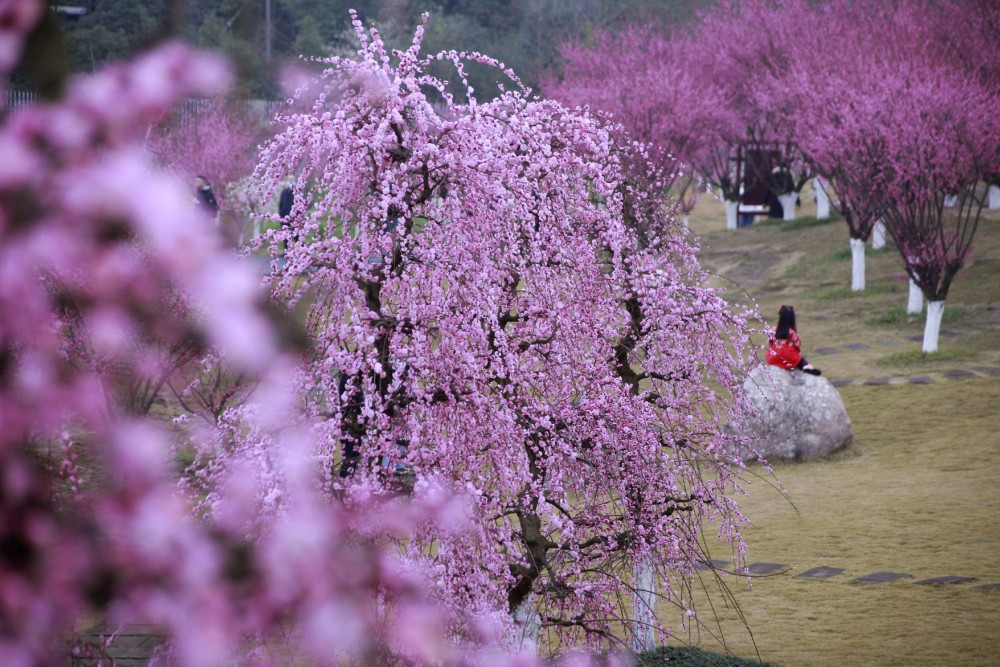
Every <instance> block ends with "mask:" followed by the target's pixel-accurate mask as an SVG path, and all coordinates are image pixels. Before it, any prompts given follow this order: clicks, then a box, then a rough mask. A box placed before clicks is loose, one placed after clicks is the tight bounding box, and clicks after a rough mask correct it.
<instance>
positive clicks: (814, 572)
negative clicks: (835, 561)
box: [795, 565, 844, 579]
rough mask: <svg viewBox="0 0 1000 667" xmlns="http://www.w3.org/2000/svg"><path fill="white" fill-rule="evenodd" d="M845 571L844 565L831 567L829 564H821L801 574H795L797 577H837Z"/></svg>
mask: <svg viewBox="0 0 1000 667" xmlns="http://www.w3.org/2000/svg"><path fill="white" fill-rule="evenodd" d="M843 571H844V568H842V567H830V566H828V565H821V566H819V567H814V568H813V569H811V570H806V571H805V572H802V573H800V574H797V575H795V576H796V577H802V578H803V579H829V578H830V577H835V576H837V575H838V574H840V573H841V572H843Z"/></svg>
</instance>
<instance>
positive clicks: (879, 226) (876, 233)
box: [872, 218, 885, 250]
mask: <svg viewBox="0 0 1000 667" xmlns="http://www.w3.org/2000/svg"><path fill="white" fill-rule="evenodd" d="M884 247H885V223H883V222H882V220H881V218H880V219H879V220H878V221H877V222H876V223H875V226H874V227H872V248H874V249H875V250H881V249H882V248H884Z"/></svg>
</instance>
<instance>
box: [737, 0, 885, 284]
mask: <svg viewBox="0 0 1000 667" xmlns="http://www.w3.org/2000/svg"><path fill="white" fill-rule="evenodd" d="M792 10H794V11H792ZM886 11H888V10H882V9H877V8H874V7H872V6H861V5H858V4H857V3H851V2H843V3H827V4H824V5H816V6H802V5H796V6H794V7H786V6H783V5H776V6H773V7H771V9H770V11H769V13H768V16H769V17H771V18H770V22H771V23H772V24H773V25H780V19H779V17H784V20H785V21H786V23H792V22H794V24H795V27H794V29H792V27H791V26H787V27H786V28H785V29H783V30H782V35H783V37H784V39H783V47H782V48H783V50H782V52H781V53H780V54H772V56H771V58H769V61H770V62H780V63H781V66H780V67H778V66H771V67H764V68H760V69H759V70H758V72H759V76H758V78H756V79H755V80H754V85H753V87H752V91H753V92H752V95H753V96H754V98H755V99H756V100H757V101H756V102H755V103H754V104H755V106H756V107H758V108H760V109H762V110H763V109H767V110H766V111H762V112H761V113H762V114H763V115H766V116H767V117H768V118H769V119H770V120H769V123H770V125H771V126H772V127H774V128H776V130H777V132H778V133H780V134H782V135H783V136H785V137H787V138H788V140H789V142H790V143H791V144H793V145H794V146H796V147H797V149H798V150H799V151H800V152H801V154H802V156H803V160H804V162H805V163H807V164H808V165H809V167H810V171H811V172H813V173H816V174H817V175H818V176H821V177H822V181H823V184H822V185H817V187H819V188H824V190H825V191H824V193H823V194H825V195H826V196H827V197H829V198H831V200H832V203H833V205H834V207H835V209H836V210H837V211H838V212H839V213H840V214H841V215H842V216H843V218H844V220H845V222H846V224H847V228H848V232H849V236H850V247H851V251H852V252H851V257H852V271H851V289H852V290H855V291H861V290H864V288H865V255H864V252H865V244H866V242H867V241H868V239H869V238H870V237H871V235H872V231H873V229H874V227H875V224H876V222H877V221H878V220H879V217H880V215H881V208H880V207H881V206H882V202H883V200H884V197H883V194H884V187H885V183H884V179H883V175H884V174H883V168H882V162H881V161H880V156H879V155H876V154H873V153H872V151H871V146H869V145H867V144H866V143H865V142H864V141H863V139H862V138H861V137H859V136H858V134H859V133H863V132H864V131H865V129H864V127H863V125H859V124H858V123H852V122H850V121H848V122H845V119H848V118H849V117H850V113H849V112H845V108H850V105H851V104H853V99H854V98H853V97H852V95H854V93H855V92H856V91H858V90H859V89H860V88H863V87H865V86H866V85H869V83H870V81H871V78H870V77H880V76H884V75H885V71H884V68H883V69H880V68H879V66H876V65H874V63H873V60H874V58H873V57H872V55H871V54H872V53H873V51H878V50H879V48H880V45H879V44H878V42H881V40H883V39H884V36H885V30H886V29H887V28H885V27H884V26H885V25H887V24H891V23H892V21H890V20H889V13H891V12H889V13H886ZM828 186H829V187H828Z"/></svg>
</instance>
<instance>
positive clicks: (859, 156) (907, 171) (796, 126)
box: [548, 0, 1000, 352]
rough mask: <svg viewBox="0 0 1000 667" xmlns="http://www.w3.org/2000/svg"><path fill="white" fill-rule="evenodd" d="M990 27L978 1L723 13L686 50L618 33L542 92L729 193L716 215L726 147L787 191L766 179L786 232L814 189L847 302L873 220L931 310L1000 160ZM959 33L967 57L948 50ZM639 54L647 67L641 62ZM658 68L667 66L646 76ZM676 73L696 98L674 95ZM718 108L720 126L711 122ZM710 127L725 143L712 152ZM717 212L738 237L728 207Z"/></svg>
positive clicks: (572, 56) (790, 3)
mask: <svg viewBox="0 0 1000 667" xmlns="http://www.w3.org/2000/svg"><path fill="white" fill-rule="evenodd" d="M996 11H997V10H996V9H995V8H994V7H993V6H992V5H991V6H989V7H987V6H986V5H985V4H984V3H981V2H977V1H976V0H955V1H953V2H946V3H930V2H923V1H922V0H898V1H895V2H892V3H882V4H879V5H877V6H876V5H865V4H863V3H854V2H849V1H845V2H836V1H835V2H827V3H806V2H800V1H799V0H742V1H733V2H726V3H721V4H720V5H719V6H718V7H716V8H714V9H713V10H712V11H711V12H706V13H704V14H703V15H702V16H701V18H700V20H699V21H698V22H697V23H695V24H692V25H691V26H690V35H683V36H682V35H679V34H676V33H673V34H671V33H662V34H661V35H659V36H653V37H651V38H649V39H648V40H647V42H646V43H645V44H643V45H641V46H640V45H633V46H631V47H629V46H627V45H628V44H630V43H631V41H630V40H632V39H633V36H634V32H633V31H630V30H625V31H620V32H615V33H608V34H602V35H601V36H600V38H599V39H598V40H597V41H596V42H595V43H594V44H592V45H590V46H589V47H584V48H582V49H581V48H580V47H578V46H577V45H576V44H574V43H572V42H571V43H569V45H568V46H567V47H566V60H567V66H566V69H565V72H564V75H563V78H562V79H561V81H560V82H558V83H551V84H549V86H548V90H551V91H552V93H553V94H555V95H559V96H562V97H563V98H565V99H567V100H570V101H572V102H573V103H582V102H589V103H591V104H594V105H595V106H597V107H599V108H604V109H606V110H608V111H612V112H614V113H615V114H616V115H617V116H618V117H620V118H621V119H622V122H623V123H625V124H626V125H628V126H629V127H630V129H632V130H633V131H635V132H636V134H637V135H638V136H639V137H641V138H643V139H644V140H646V141H648V142H651V143H652V144H653V145H655V146H656V147H657V148H658V149H659V151H660V152H662V153H669V154H672V155H677V156H680V157H681V159H682V160H683V161H685V162H686V163H687V164H688V165H691V166H690V167H689V169H691V170H697V171H699V172H701V173H703V174H705V175H706V176H707V177H709V179H710V180H714V181H716V183H717V185H719V186H724V185H728V189H729V191H730V192H731V193H732V194H731V195H727V194H726V189H727V188H725V187H723V188H721V189H722V191H723V195H724V196H725V197H726V199H727V200H728V199H730V197H731V198H732V199H733V200H735V199H736V196H735V195H736V194H737V193H738V188H739V183H734V182H733V181H734V180H735V179H733V178H732V168H733V161H732V158H733V157H735V156H734V151H733V148H732V146H733V145H734V144H735V145H738V146H739V147H740V150H742V151H743V155H744V156H745V157H747V156H751V155H752V153H753V152H754V151H756V153H757V154H758V155H759V156H762V158H761V159H760V160H755V159H750V158H748V159H746V160H745V161H744V165H743V166H744V173H747V174H748V175H751V176H753V175H755V174H754V173H753V170H754V168H755V165H756V168H757V169H758V170H760V171H763V172H764V175H769V174H767V173H766V172H770V171H771V169H772V168H774V169H776V170H777V172H776V173H778V174H787V175H788V176H790V177H791V178H784V179H781V180H785V181H789V183H788V184H787V186H786V187H781V188H778V187H775V184H776V183H778V179H769V180H770V186H771V187H772V195H774V196H779V199H781V200H782V204H783V207H784V209H785V213H786V219H788V218H789V216H788V215H787V214H788V213H789V212H791V211H794V205H795V199H796V196H797V192H798V190H800V189H801V187H802V185H803V184H804V183H805V180H806V178H807V177H808V176H809V175H810V174H818V175H821V176H822V177H823V178H824V179H825V180H826V181H827V182H828V183H830V184H832V188H833V192H834V193H835V197H836V202H837V205H838V208H839V210H840V211H841V213H842V214H843V216H844V219H845V220H846V223H847V226H848V230H849V232H850V236H851V247H852V256H853V258H854V269H853V271H852V289H855V290H861V289H864V244H865V241H866V240H867V239H868V237H869V236H870V235H871V233H872V229H873V227H874V225H875V223H876V221H877V220H878V219H879V218H880V216H882V217H883V219H884V220H885V221H886V225H887V227H888V229H889V232H890V234H892V236H893V238H894V239H895V241H896V245H897V248H899V250H900V252H901V255H902V258H903V261H904V264H905V266H906V268H907V272H908V274H909V275H910V277H911V279H912V280H913V282H914V284H915V285H918V286H920V289H921V290H922V291H923V292H924V296H925V297H926V298H927V299H928V300H931V301H935V302H941V301H942V300H943V298H944V297H945V295H946V294H947V290H948V286H949V285H950V283H951V281H952V280H953V278H954V276H955V275H956V273H957V272H958V271H959V270H960V268H961V266H962V264H963V263H964V261H965V258H966V257H967V255H968V249H969V244H970V243H971V242H972V238H973V236H974V234H975V230H976V227H977V222H978V219H979V212H980V211H981V208H982V206H984V205H985V204H986V195H985V192H984V191H985V187H984V183H988V182H990V179H992V178H994V176H993V175H994V174H995V173H996V167H995V166H991V165H996V163H997V161H998V160H1000V150H998V148H997V146H996V145H995V138H996V136H997V134H998V133H997V132H996V130H995V129H991V128H992V124H993V123H994V122H995V121H994V119H995V114H990V113H989V112H988V111H987V109H989V108H990V107H991V105H992V106H995V104H996V94H997V91H998V90H1000V86H998V85H997V81H998V78H997V67H996V62H997V59H998V51H1000V48H998V47H997V44H998V42H997V40H995V39H993V38H994V37H995V36H996V34H997V33H996V26H997V24H998V21H997V17H996ZM956 26H963V27H962V28H957V27H956ZM957 32H961V33H963V34H964V35H965V37H963V40H967V42H968V44H974V45H975V46H976V48H975V49H970V48H968V46H965V45H962V46H960V45H959V43H958V39H957V38H956V36H955V35H956V33H957ZM963 44H965V42H963ZM643 49H648V50H649V51H648V52H649V53H656V54H657V57H654V58H650V61H652V62H644V61H642V59H641V57H637V55H636V54H641V53H643ZM973 53H975V55H973ZM685 57H686V60H685ZM629 59H631V61H630V60H629ZM658 61H665V62H670V63H672V66H671V67H669V71H666V72H658V71H657V68H658V64H657V63H658ZM685 62H686V65H684V66H681V67H678V66H677V65H676V64H675V63H685ZM678 70H681V71H684V72H685V76H690V79H691V80H693V81H697V82H699V85H697V86H693V87H691V86H684V85H678V75H677V71H678ZM598 81H599V83H597V82H598ZM687 89H692V90H695V91H697V93H702V92H703V91H707V92H708V95H706V98H707V99H711V98H713V97H714V99H715V100H718V102H721V104H707V105H699V104H698V99H697V98H696V96H691V98H687V99H683V101H682V102H680V103H678V101H679V98H678V97H677V95H678V94H679V93H678V91H684V90H687ZM719 90H721V93H717V92H716V91H719ZM718 106H721V107H722V108H724V109H726V112H725V114H723V115H722V118H723V119H726V118H728V122H722V123H720V122H719V121H720V114H719V113H718V112H716V111H713V109H715V108H717V107H718ZM688 127H691V128H697V129H698V130H699V131H700V132H702V136H703V141H705V144H706V148H704V149H703V150H702V151H701V156H702V158H701V160H702V161H701V162H699V160H698V157H697V155H698V152H695V154H694V155H691V154H690V152H689V151H688V145H689V142H690V138H689V137H690V135H689V134H687V133H685V132H683V131H681V132H678V131H677V129H678V128H688ZM714 127H730V128H733V131H732V132H728V133H727V132H720V133H718V135H717V138H715V139H714V140H713V139H712V133H711V132H708V131H707V130H708V129H709V128H714ZM974 137H979V138H980V140H979V141H976V140H975V139H974ZM706 158H710V159H709V160H708V161H706ZM695 165H698V166H695ZM709 165H714V167H715V169H712V167H711V166H709ZM712 173H714V174H716V176H715V177H711V176H709V175H710V174H712ZM727 181H728V183H727ZM953 201H954V202H955V205H954V206H953V205H952V202H953ZM727 207H728V208H729V209H730V210H729V211H728V213H729V215H730V220H729V221H728V226H730V227H735V207H736V205H735V203H732V204H730V203H729V202H728V201H727ZM940 309H941V306H940V305H937V306H935V308H934V309H933V311H932V312H931V313H929V316H928V320H927V329H926V333H925V340H924V345H923V349H924V350H925V351H927V352H930V351H934V350H936V349H937V342H936V338H937V336H936V331H937V327H938V324H936V322H938V321H939V315H940Z"/></svg>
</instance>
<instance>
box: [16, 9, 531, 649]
mask: <svg viewBox="0 0 1000 667" xmlns="http://www.w3.org/2000/svg"><path fill="white" fill-rule="evenodd" d="M45 11H46V10H45V5H44V3H41V2H38V3H31V2H0V75H5V74H6V73H8V72H9V71H10V70H11V69H12V68H13V67H14V66H15V65H16V63H17V62H18V60H19V58H21V57H22V54H23V52H24V43H25V40H26V39H30V37H26V36H29V35H32V34H33V33H32V31H33V29H34V28H35V26H36V25H37V24H38V22H39V21H40V20H41V19H42V16H43V14H44V12H45ZM45 47H46V45H40V44H37V43H36V44H35V45H34V48H45ZM49 48H51V45H49ZM36 53H37V51H36ZM50 55H57V54H50ZM227 78H228V76H227V70H226V67H225V66H224V64H223V63H221V62H220V61H219V60H217V59H216V58H214V57H210V56H206V55H200V54H197V53H194V52H192V51H190V50H189V49H188V48H186V47H183V46H181V45H179V44H170V45H166V46H163V47H160V48H158V49H155V50H152V51H150V52H148V53H146V54H144V55H142V56H140V57H138V58H137V59H135V60H134V61H133V62H131V63H128V64H120V65H115V66H112V67H109V68H107V69H105V70H103V71H101V72H99V73H97V74H95V75H93V76H90V77H84V78H78V79H74V80H72V81H71V82H70V83H69V86H68V89H67V90H66V92H65V94H64V95H63V96H62V99H60V100H59V101H57V102H52V103H46V104H37V105H34V106H32V107H30V108H29V109H27V110H26V111H25V112H24V113H19V114H16V115H13V116H8V117H4V118H2V119H0V154H2V155H3V156H4V159H3V160H2V161H0V271H2V274H3V280H0V425H2V428H0V480H2V483H0V546H2V548H0V664H3V665H5V666H10V667H26V666H28V665H38V664H57V663H61V662H63V661H65V660H66V659H67V657H66V656H60V655H58V652H57V651H58V648H57V646H56V645H55V642H56V641H57V638H59V637H64V636H67V635H68V634H70V633H72V632H73V631H74V630H75V629H76V628H78V627H79V626H80V624H81V623H82V622H84V621H85V620H86V621H87V622H92V621H93V619H95V618H98V619H101V620H102V621H104V622H106V623H108V624H109V625H110V627H111V628H114V627H115V626H116V625H117V624H119V623H155V624H158V625H160V626H161V627H163V628H165V630H166V632H167V633H168V635H169V638H170V647H171V648H170V651H169V653H167V654H166V655H164V656H163V658H164V662H165V664H177V665H190V666H196V667H200V666H205V667H208V666H209V665H218V664H223V663H226V662H228V661H239V662H241V664H274V663H275V662H288V663H291V662H293V661H294V662H296V663H297V664H330V663H331V662H336V661H344V662H348V661H353V662H355V663H357V664H389V663H399V664H431V663H433V664H451V665H462V664H472V663H477V664H479V663H481V662H482V660H483V659H485V658H490V659H492V660H493V662H494V664H501V665H502V664H530V663H529V662H528V661H520V662H516V661H515V659H514V658H507V657H505V656H504V655H503V654H501V653H497V652H496V650H495V647H496V646H497V645H496V643H495V642H494V640H495V639H496V630H495V627H500V624H498V623H491V616H490V615H489V614H476V613H475V612H474V611H470V612H466V613H463V614H461V617H460V618H455V616H454V611H453V610H452V609H450V608H446V607H443V606H442V605H440V604H439V603H438V602H437V601H436V597H437V596H436V591H437V586H439V585H440V584H439V583H436V581H439V580H435V579H433V578H431V576H430V575H431V574H433V573H431V572H427V571H426V570H424V569H422V567H421V563H420V561H419V559H416V558H412V557H409V556H408V555H407V550H408V549H409V545H410V541H409V540H407V539H406V537H407V536H408V535H411V534H420V533H421V532H422V531H427V530H437V531H444V532H447V533H449V534H451V535H455V536H456V539H460V536H462V535H469V538H468V539H470V540H474V539H476V538H477V537H478V535H479V533H478V532H476V531H473V532H471V533H470V530H471V529H472V527H473V524H472V523H471V522H469V521H468V520H467V519H466V516H467V514H468V512H467V510H466V509H464V508H465V507H466V504H465V503H464V502H463V501H462V499H461V498H458V497H456V496H455V495H454V494H452V493H446V492H443V491H442V488H443V487H442V485H440V484H436V483H435V481H434V480H433V479H431V478H425V479H424V481H423V483H422V484H421V486H420V488H419V489H416V490H415V493H414V494H412V495H411V496H409V497H408V498H406V499H405V500H403V499H398V498H397V499H393V498H390V497H386V496H385V495H384V494H379V493H376V492H374V491H373V490H372V489H371V488H370V487H365V486H364V485H362V484H357V485H353V486H352V487H351V488H350V489H349V490H347V491H346V492H345V493H344V494H343V495H342V496H341V499H340V501H338V502H331V498H330V496H329V494H327V493H326V492H325V491H324V485H323V479H322V476H321V475H319V474H317V471H316V469H315V467H313V466H312V462H313V461H314V458H313V454H314V450H315V447H316V446H317V445H316V442H315V438H316V433H317V432H316V431H315V430H314V424H312V423H311V422H310V421H308V419H307V415H305V414H303V413H302V411H301V410H299V409H298V406H297V405H296V404H295V403H294V401H292V400H290V397H291V396H293V393H292V392H291V391H289V387H290V386H292V383H293V381H294V378H295V374H294V370H293V369H294V367H295V366H296V365H297V364H298V363H299V359H300V358H301V355H302V351H303V349H304V348H303V347H301V346H297V345H291V344H289V342H288V340H287V336H286V335H284V334H283V333H282V332H283V331H284V330H285V329H284V328H283V327H282V326H281V324H280V321H278V320H276V319H275V318H273V317H272V316H270V315H268V312H267V309H266V308H265V307H264V306H263V304H262V301H263V300H262V298H261V293H260V291H259V290H258V278H257V277H256V276H255V274H254V273H253V272H252V271H251V270H250V269H249V268H248V267H247V266H245V265H244V264H243V263H242V262H241V261H240V260H239V259H237V258H236V257H234V256H233V254H232V253H231V252H230V251H228V250H226V249H225V248H224V246H223V244H222V243H221V242H220V239H219V238H218V237H217V235H216V234H215V233H214V232H213V231H212V230H211V228H210V227H209V226H207V225H206V224H205V220H204V219H202V218H201V217H200V215H199V213H198V212H197V211H196V210H195V208H194V207H193V206H192V205H191V202H190V196H189V193H188V188H187V187H186V184H184V183H180V182H178V181H177V179H176V178H175V177H174V176H173V175H172V174H170V173H168V172H166V171H163V170H162V169H160V168H158V167H157V166H156V165H155V164H153V163H152V162H151V161H150V159H149V157H148V153H146V152H145V151H144V149H143V146H142V140H143V135H144V134H145V130H146V129H147V128H148V125H149V123H150V122H151V121H152V120H153V119H155V118H158V117H161V116H162V115H163V114H164V113H166V112H168V111H169V110H170V108H171V107H172V106H173V105H174V104H175V103H176V102H177V101H178V100H179V99H181V98H182V97H184V96H188V95H205V96H211V95H216V94H220V93H223V92H224V88H225V82H226V80H227ZM165 294H173V295H175V296H176V297H177V298H175V299H172V300H165V297H164V295H165ZM165 302H166V303H169V304H171V307H170V308H162V307H161V306H162V304H164V303H165ZM179 342H183V343H184V344H186V345H189V346H191V348H192V349H195V350H198V351H199V354H205V355H206V357H209V356H210V355H215V356H223V357H224V358H225V359H226V361H227V363H228V364H230V365H231V367H232V368H234V369H236V370H238V371H239V372H241V373H244V374H246V375H247V376H248V377H252V378H253V379H254V380H255V383H256V387H257V388H256V390H255V391H254V392H253V397H250V398H248V399H247V400H245V401H243V402H242V403H241V404H240V405H239V407H238V410H239V411H240V413H241V415H242V419H243V421H242V423H241V424H240V428H239V429H238V430H239V432H240V434H241V436H242V437H243V438H244V439H247V438H248V435H247V434H251V435H252V436H253V437H256V438H259V439H261V440H265V439H266V440H267V441H268V442H270V443H271V444H272V445H273V447H272V448H271V450H270V455H271V459H270V462H271V465H272V467H271V469H270V470H271V471H272V472H273V475H274V477H276V478H280V479H281V480H282V486H281V489H282V497H281V503H280V510H281V511H280V512H274V513H270V514H267V513H262V512H261V511H260V508H259V504H258V503H257V502H256V498H257V497H258V495H259V494H258V480H259V479H260V478H259V477H258V476H257V475H256V474H255V473H256V472H257V471H255V470H252V469H251V468H250V465H251V464H252V463H255V462H256V461H255V460H253V459H249V458H246V457H244V458H242V459H241V458H239V455H238V454H233V455H231V456H230V457H229V459H228V462H229V464H230V465H229V468H228V471H227V474H225V475H218V476H216V477H215V478H214V481H216V482H217V484H215V485H214V486H213V488H212V493H213V496H212V498H211V502H212V507H211V510H212V511H211V512H202V513H200V514H199V515H197V516H196V515H195V513H194V511H193V510H195V509H196V508H194V507H192V506H191V505H190V504H189V502H187V500H186V499H185V497H184V495H183V494H181V493H179V492H178V489H177V479H176V472H175V471H176V466H177V461H176V459H175V456H174V452H175V451H177V450H178V449H187V448H190V447H197V446H198V445H199V442H198V439H199V438H200V439H201V440H207V439H208V438H210V437H211V436H212V434H213V433H214V432H215V430H218V429H220V428H221V427H219V426H217V424H218V423H219V422H221V421H222V419H217V420H214V421H215V424H213V429H214V430H209V431H203V432H202V433H199V432H198V431H197V430H195V429H193V428H192V429H185V428H184V425H183V419H180V420H179V421H180V422H181V423H180V424H178V425H167V424H164V423H162V422H160V421H157V420H155V419H154V418H153V417H151V416H150V412H149V411H144V410H113V409H109V406H113V405H115V401H113V400H109V399H108V392H109V388H110V387H115V386H119V384H120V383H121V382H123V378H124V379H126V380H128V381H129V382H132V383H133V384H134V383H136V382H139V381H142V380H147V381H151V382H156V381H158V378H160V377H161V375H162V373H163V368H162V367H161V360H162V359H163V358H164V350H165V349H168V348H170V347H171V346H173V345H176V344H178V343H179ZM74 348H75V349H74ZM80 350H86V351H87V352H86V356H84V354H83V353H82V352H80ZM236 411H237V408H232V409H230V410H226V411H225V412H226V413H227V416H226V418H225V419H227V420H228V421H227V422H226V423H234V420H235V418H236V414H235V413H236ZM189 435H190V437H191V438H192V441H190V442H188V441H186V438H187V437H188V436H189ZM270 489H273V486H272V487H269V490H270ZM455 627H464V628H465V629H466V630H465V632H464V635H463V638H464V640H465V641H462V642H459V641H457V638H456V637H455V636H454V635H451V634H447V633H446V632H444V629H445V628H455ZM480 647H488V648H489V647H494V648H491V652H489V653H487V654H484V655H480V654H477V651H478V650H479V648H480ZM282 650H294V654H288V653H287V652H286V653H282Z"/></svg>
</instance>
